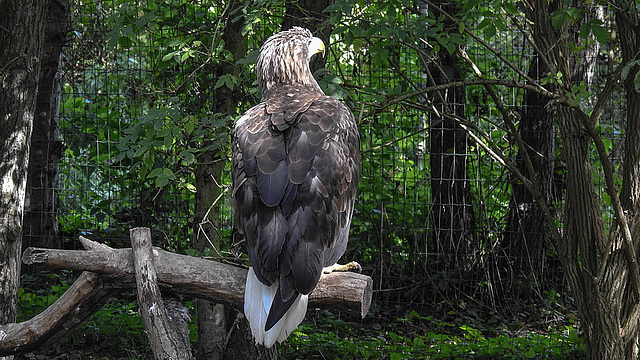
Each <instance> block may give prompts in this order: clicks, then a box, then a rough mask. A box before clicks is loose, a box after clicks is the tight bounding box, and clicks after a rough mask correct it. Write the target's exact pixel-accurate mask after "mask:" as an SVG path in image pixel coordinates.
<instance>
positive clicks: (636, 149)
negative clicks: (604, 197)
mask: <svg viewBox="0 0 640 360" xmlns="http://www.w3.org/2000/svg"><path fill="white" fill-rule="evenodd" d="M635 6H636V3H635V2H634V1H626V9H627V10H628V9H630V8H632V7H635ZM616 23H617V29H618V33H619V34H620V47H621V49H622V59H623V63H628V62H630V61H633V60H635V59H636V54H637V51H638V49H640V17H639V16H638V13H637V11H627V12H624V11H623V10H622V9H621V10H619V11H617V12H616ZM639 71H640V66H638V65H635V66H633V67H632V68H631V69H630V71H629V74H628V75H627V77H626V78H625V80H624V89H625V92H626V100H627V101H626V105H627V118H626V120H627V128H626V139H625V151H624V166H623V181H622V191H621V195H620V201H621V202H622V207H623V208H624V209H625V210H626V211H627V212H628V217H629V222H630V223H631V224H632V225H631V227H632V229H638V228H640V94H639V93H638V92H637V91H636V89H635V86H636V84H635V78H636V76H637V74H638V72H639ZM638 231H639V232H640V230H638ZM632 238H633V239H634V240H635V244H634V245H635V248H636V249H638V246H639V244H638V243H639V242H640V241H638V239H640V233H638V234H636V232H635V231H633V232H632ZM626 285H627V286H626V288H627V290H626V293H625V294H624V295H623V297H622V298H623V301H624V304H623V309H622V313H623V319H627V318H629V317H631V316H634V314H633V313H632V312H631V311H632V308H633V306H634V304H635V303H636V302H637V301H638V300H639V299H638V297H637V296H636V295H635V292H634V291H633V290H632V289H633V286H634V284H633V283H632V282H631V281H630V280H628V281H627V284H626ZM629 320H630V321H631V322H632V323H633V324H634V325H633V328H632V331H631V333H630V334H629V335H628V339H627V340H628V341H627V343H626V345H625V349H624V355H625V358H627V359H631V358H635V357H637V354H638V337H639V330H640V329H639V326H640V324H639V321H640V319H629Z"/></svg>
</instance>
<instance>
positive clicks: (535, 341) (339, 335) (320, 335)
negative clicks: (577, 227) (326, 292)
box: [281, 311, 585, 360]
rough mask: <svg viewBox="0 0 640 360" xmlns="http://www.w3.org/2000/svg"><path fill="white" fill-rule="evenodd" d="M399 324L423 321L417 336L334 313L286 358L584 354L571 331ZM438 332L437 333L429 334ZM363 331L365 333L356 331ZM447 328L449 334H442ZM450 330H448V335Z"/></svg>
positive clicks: (301, 337)
mask: <svg viewBox="0 0 640 360" xmlns="http://www.w3.org/2000/svg"><path fill="white" fill-rule="evenodd" d="M398 321H400V322H408V323H411V322H415V323H416V325H417V324H418V323H419V324H420V328H418V329H417V330H416V332H415V333H411V334H403V333H402V331H381V330H376V331H372V330H371V329H368V328H365V327H364V326H363V325H361V324H357V323H349V322H345V321H343V320H340V319H338V318H336V317H335V316H333V315H332V314H331V313H328V312H323V314H322V317H321V318H319V319H317V320H316V322H314V324H313V325H312V324H311V323H310V322H305V323H303V324H302V326H301V327H299V328H298V329H297V330H296V331H294V333H293V334H292V335H291V336H290V337H289V339H288V340H287V342H286V343H285V345H284V346H283V347H282V348H281V349H282V353H283V355H285V356H286V357H291V358H306V359H398V360H401V359H457V358H464V359H493V358H500V359H566V358H568V357H570V356H576V355H577V354H584V352H585V348H584V343H583V340H582V338H581V337H580V336H579V335H578V333H577V332H576V330H575V329H574V328H572V327H566V328H562V329H555V330H553V331H551V332H549V333H546V334H539V333H535V332H526V333H525V334H519V335H518V336H513V335H511V334H509V333H508V332H505V331H501V330H497V329H487V330H486V331H485V332H483V331H480V330H478V329H477V328H475V327H473V326H471V325H466V324H463V325H460V326H458V327H457V330H458V331H456V329H455V326H454V325H453V324H447V323H442V322H440V321H437V320H435V319H433V318H431V317H422V316H420V315H419V314H418V313H417V312H415V311H412V312H411V313H410V315H409V317H408V318H401V319H398ZM430 328H431V329H433V330H430ZM353 329H360V330H361V331H362V332H358V333H356V332H354V330H353ZM443 330H444V331H443ZM445 331H446V332H445Z"/></svg>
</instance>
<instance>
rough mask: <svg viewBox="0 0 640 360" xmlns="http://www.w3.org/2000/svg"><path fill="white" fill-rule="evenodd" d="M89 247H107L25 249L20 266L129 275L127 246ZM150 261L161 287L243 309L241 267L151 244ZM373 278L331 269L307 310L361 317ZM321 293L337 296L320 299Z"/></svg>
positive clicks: (108, 276) (130, 258) (112, 276)
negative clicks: (173, 251)
mask: <svg viewBox="0 0 640 360" xmlns="http://www.w3.org/2000/svg"><path fill="white" fill-rule="evenodd" d="M83 242H84V243H89V242H91V243H94V244H96V245H91V246H93V247H100V248H101V249H104V248H107V249H108V250H89V251H83V250H56V249H43V248H28V249H26V250H25V252H24V254H23V256H22V260H23V262H24V263H26V264H36V263H37V264H42V265H47V266H50V267H54V268H58V269H70V270H84V271H92V272H95V273H98V274H101V275H104V276H105V278H106V279H133V276H134V274H135V272H134V268H133V254H132V252H131V249H112V248H109V247H107V246H101V245H100V244H98V243H96V242H93V241H91V240H88V239H84V240H83ZM152 254H153V264H154V267H155V269H156V272H157V275H158V282H159V283H160V285H161V286H166V287H170V288H173V289H177V290H178V291H180V292H181V293H182V294H186V295H191V296H195V297H200V298H204V299H208V300H213V301H216V302H222V303H225V304H228V305H231V306H233V307H235V308H236V309H238V310H242V309H243V306H244V305H243V302H244V286H245V279H246V276H247V269H244V268H240V267H237V266H233V265H227V264H222V263H219V262H216V261H210V260H206V259H202V258H195V257H191V256H187V255H180V254H174V253H171V252H168V251H164V250H162V249H159V248H156V247H153V253H152ZM372 289H373V280H371V278H370V277H369V276H366V275H362V274H354V273H344V272H336V273H332V274H329V275H327V276H323V277H322V278H321V279H320V282H319V283H318V286H317V287H316V289H315V290H314V291H313V292H312V293H311V294H310V296H309V308H316V307H317V308H326V309H332V310H335V311H346V312H349V313H352V314H357V315H359V316H361V317H364V316H365V315H366V313H367V311H368V304H370V303H371V295H372V293H373V290H372ZM327 297H331V298H336V299H340V302H339V303H336V304H328V303H326V299H327Z"/></svg>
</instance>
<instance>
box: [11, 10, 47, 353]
mask: <svg viewBox="0 0 640 360" xmlns="http://www.w3.org/2000/svg"><path fill="white" fill-rule="evenodd" d="M48 3H49V2H48V1H34V0H25V1H0V14H2V16H0V34H1V35H0V59H1V60H0V64H2V65H0V124H1V126H0V269H2V271H0V324H6V323H11V322H14V321H15V318H16V313H17V299H18V286H19V283H20V252H21V251H20V250H21V239H22V217H23V210H24V200H25V189H26V182H27V166H28V159H29V143H30V139H31V131H32V128H33V118H34V112H35V99H36V93H37V91H38V78H39V77H40V58H41V54H42V46H43V43H44V17H45V14H46V12H47V5H48ZM0 359H11V357H7V358H4V357H0Z"/></svg>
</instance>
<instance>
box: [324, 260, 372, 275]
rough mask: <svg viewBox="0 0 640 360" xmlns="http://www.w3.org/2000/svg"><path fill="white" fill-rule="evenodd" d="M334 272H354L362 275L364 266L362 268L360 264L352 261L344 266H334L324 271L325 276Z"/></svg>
mask: <svg viewBox="0 0 640 360" xmlns="http://www.w3.org/2000/svg"><path fill="white" fill-rule="evenodd" d="M334 271H354V272H357V273H360V272H362V266H360V264H358V263H357V262H355V261H352V262H350V263H346V264H344V265H340V264H333V265H332V266H327V267H326V268H323V269H322V273H323V274H331V273H332V272H334Z"/></svg>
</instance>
